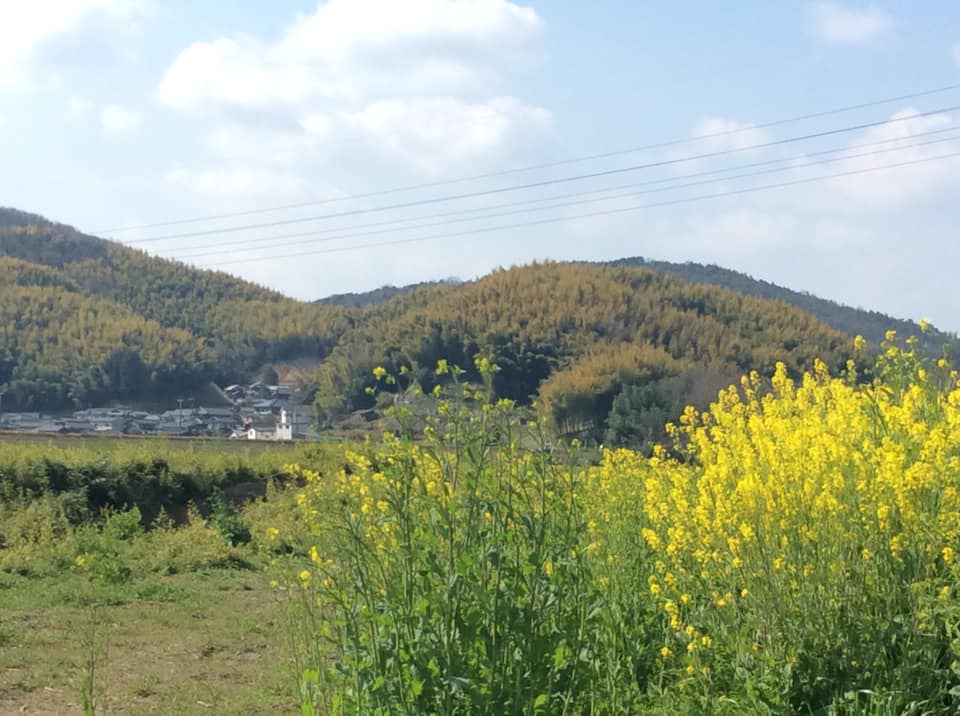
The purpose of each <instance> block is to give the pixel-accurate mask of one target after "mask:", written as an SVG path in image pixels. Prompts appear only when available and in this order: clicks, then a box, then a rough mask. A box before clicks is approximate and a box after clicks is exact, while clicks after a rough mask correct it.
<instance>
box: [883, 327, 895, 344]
mask: <svg viewBox="0 0 960 716" xmlns="http://www.w3.org/2000/svg"><path fill="white" fill-rule="evenodd" d="M883 337H884V338H885V339H886V340H887V342H890V341H894V340H896V339H897V332H896V331H895V330H893V329H892V328H891V329H890V330H888V331H887V332H886V333H885V334H884V336H883Z"/></svg>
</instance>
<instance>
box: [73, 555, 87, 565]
mask: <svg viewBox="0 0 960 716" xmlns="http://www.w3.org/2000/svg"><path fill="white" fill-rule="evenodd" d="M73 563H74V564H75V565H77V566H78V567H82V566H84V565H85V564H86V563H87V555H85V554H78V555H77V556H76V559H74V560H73Z"/></svg>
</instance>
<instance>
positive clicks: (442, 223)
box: [175, 129, 956, 260]
mask: <svg viewBox="0 0 960 716" xmlns="http://www.w3.org/2000/svg"><path fill="white" fill-rule="evenodd" d="M954 131H956V129H954ZM954 139H956V137H955V136H949V137H945V138H940V139H933V140H929V141H926V142H918V143H915V144H910V145H904V146H901V147H892V148H889V149H882V150H875V151H871V152H861V153H859V154H845V155H843V156H839V157H832V158H828V159H820V160H818V161H811V162H807V163H806V164H802V165H793V166H783V167H774V168H772V169H763V170H760V171H755V172H746V173H743V174H734V175H732V176H727V177H721V178H713V179H702V180H699V181H693V182H687V183H681V184H675V185H671V186H665V187H659V188H655V189H646V190H642V191H629V192H624V193H620V194H611V195H610V196H599V197H597V196H592V195H593V194H595V192H590V191H587V192H580V193H577V194H571V195H569V196H587V197H589V198H585V199H578V200H576V201H564V202H560V203H555V204H547V205H545V206H534V207H528V208H523V209H514V210H511V211H503V212H497V213H493V214H488V215H486V216H473V217H463V218H459V219H448V220H444V221H434V222H428V223H421V224H413V225H411V226H401V227H393V228H381V229H377V230H373V231H361V232H355V233H348V234H341V235H338V236H327V237H323V238H316V236H313V237H312V238H307V239H303V240H299V241H289V242H281V243H273V244H271V245H269V246H264V247H263V248H262V249H253V250H254V251H258V250H266V249H275V248H279V247H282V246H299V245H303V244H318V243H324V242H328V241H339V240H343V239H353V238H359V237H364V236H375V235H378V234H386V233H391V232H395V231H412V230H415V229H428V228H434V227H437V226H447V225H449V224H458V223H462V222H465V221H482V220H486V219H499V218H502V217H505V216H513V215H516V214H526V213H530V212H535V211H547V210H549V209H566V208H570V207H573V206H579V205H581V204H595V203H597V202H603V201H612V200H614V199H626V198H635V197H637V196H643V195H646V194H656V193H660V192H664V191H674V190H676V189H689V188H691V187H696V186H704V185H708V184H715V183H718V182H727V181H733V180H736V179H747V178H750V177H756V176H764V175H767V174H774V173H778V172H785V171H792V170H797V169H806V168H809V167H813V166H818V165H821V164H832V163H834V162H841V161H848V160H851V159H860V158H865V157H873V156H878V155H880V154H888V153H890V152H899V151H904V150H907V149H914V148H916V147H922V146H926V145H929V144H939V143H942V142H948V141H952V140H954ZM692 176H696V175H692ZM560 198H566V197H560ZM274 238H276V237H274ZM267 240H269V239H267ZM264 241H265V240H260V241H257V240H256V239H251V240H250V241H248V242H246V243H264ZM225 253H234V252H233V251H232V250H224V249H221V250H219V251H208V252H204V253H196V254H194V253H191V254H185V255H184V254H178V255H177V256H176V257H175V258H177V259H179V260H190V259H197V258H205V257H208V256H220V255H222V254H225Z"/></svg>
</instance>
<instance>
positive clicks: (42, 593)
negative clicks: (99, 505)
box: [0, 569, 297, 716]
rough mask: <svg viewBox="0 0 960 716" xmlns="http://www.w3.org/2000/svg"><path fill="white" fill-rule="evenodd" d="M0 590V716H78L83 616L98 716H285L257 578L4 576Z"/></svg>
mask: <svg viewBox="0 0 960 716" xmlns="http://www.w3.org/2000/svg"><path fill="white" fill-rule="evenodd" d="M0 585H2V587H0V588H2V590H3V591H2V595H3V598H0V624H2V625H3V626H2V627H0V646H2V647H3V648H0V713H21V712H23V713H79V712H80V694H79V692H78V689H77V688H76V684H77V683H79V682H80V679H81V678H82V674H83V661H84V656H85V655H84V652H83V648H82V638H83V637H82V634H81V633H80V632H81V630H82V629H83V628H84V626H85V625H86V624H89V621H90V616H89V615H90V610H91V609H92V607H91V606H90V605H92V604H97V605H98V606H97V607H96V615H97V620H98V623H99V625H100V627H101V628H102V634H101V636H100V639H101V644H102V650H101V651H102V655H101V657H100V663H98V664H97V672H96V682H97V684H96V685H97V688H99V689H101V692H100V697H99V699H98V701H99V704H100V705H101V708H103V709H104V710H105V712H106V713H136V714H144V715H145V716H150V715H151V714H171V713H177V714H238V715H239V714H274V713H290V712H294V711H296V709H297V703H296V698H295V694H294V693H293V690H292V689H291V688H290V686H289V684H290V675H289V666H288V665H287V663H286V660H287V656H286V651H285V646H284V638H285V637H284V636H283V630H282V629H281V627H280V624H281V622H282V619H283V607H282V606H281V605H280V604H278V602H277V600H276V598H275V596H274V594H273V593H272V592H271V590H270V587H269V585H268V583H267V580H266V578H265V576H263V575H262V574H260V573H256V572H241V571H236V570H229V569H209V570H206V571H204V572H202V573H190V574H178V575H173V576H149V577H146V578H143V579H135V580H134V581H132V582H130V583H127V584H120V585H109V584H94V583H91V582H90V581H89V580H88V579H87V578H86V576H85V575H83V574H79V573H74V572H64V573H61V574H59V575H57V576H53V577H34V578H28V577H21V576H16V575H9V574H7V575H0ZM4 635H6V636H4ZM4 639H6V641H4Z"/></svg>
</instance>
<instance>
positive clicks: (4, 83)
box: [0, 0, 152, 89]
mask: <svg viewBox="0 0 960 716" xmlns="http://www.w3.org/2000/svg"><path fill="white" fill-rule="evenodd" d="M151 7H152V4H151V0H29V2H17V1H15V0H10V1H9V2H3V3H0V89H2V88H15V89H21V88H26V87H29V86H30V85H31V83H32V82H33V81H34V77H33V75H34V70H35V64H36V62H37V60H38V58H39V55H40V54H41V52H42V49H43V47H44V46H45V45H46V44H47V43H49V42H51V41H53V40H56V39H58V38H62V37H64V36H67V35H69V34H70V33H72V32H74V31H76V30H77V29H78V28H80V27H82V25H83V24H84V23H85V22H87V21H88V20H90V19H91V18H97V17H99V18H102V19H106V20H109V21H119V22H123V23H126V22H130V21H133V20H136V19H138V18H140V17H142V16H143V15H144V14H145V13H147V12H149V11H150V9H151Z"/></svg>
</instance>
